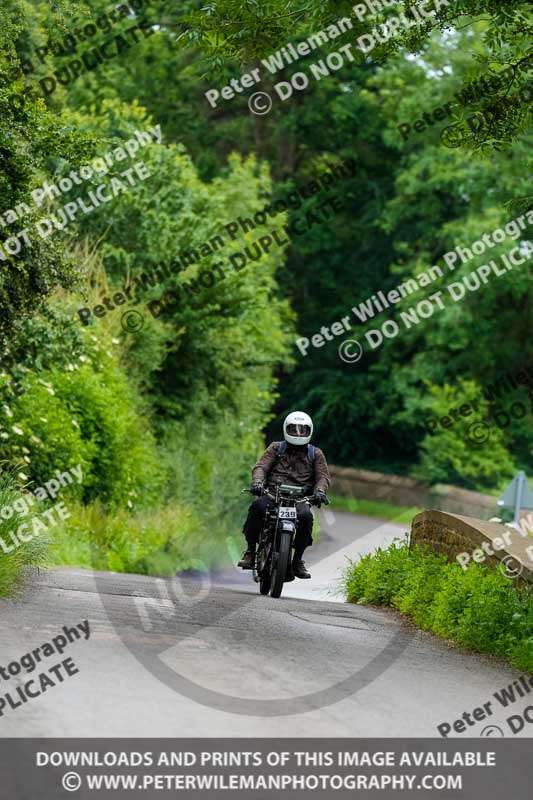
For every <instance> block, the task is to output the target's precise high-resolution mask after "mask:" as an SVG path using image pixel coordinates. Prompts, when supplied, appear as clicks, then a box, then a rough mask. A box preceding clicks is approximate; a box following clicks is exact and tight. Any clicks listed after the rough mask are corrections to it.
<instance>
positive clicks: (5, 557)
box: [0, 475, 49, 597]
mask: <svg viewBox="0 0 533 800" xmlns="http://www.w3.org/2000/svg"><path fill="white" fill-rule="evenodd" d="M20 497H21V493H20V491H19V490H18V488H17V485H16V482H15V481H14V479H13V478H12V477H11V476H10V475H0V510H2V509H4V508H6V507H7V506H12V505H13V503H14V502H15V501H16V500H17V499H18V498H20ZM6 516H7V514H6ZM33 516H34V512H30V513H29V514H24V515H23V514H21V513H19V512H18V511H14V513H13V516H11V517H9V519H4V518H3V517H2V516H0V539H2V542H3V544H4V546H1V545H0V597H9V596H11V595H12V594H13V593H14V592H15V591H16V590H17V589H19V588H20V587H21V585H22V580H23V577H24V570H25V569H26V567H30V566H33V567H36V566H39V565H41V564H43V563H44V561H45V559H46V555H47V549H48V544H49V539H48V538H47V536H46V535H45V534H42V535H41V536H39V537H36V538H33V539H30V541H28V542H24V541H21V540H19V541H20V546H18V547H16V548H14V549H13V547H14V541H13V539H12V534H13V535H16V532H17V530H18V528H19V526H20V525H21V524H22V523H24V522H26V523H27V522H28V521H30V520H31V518H32V517H33ZM26 533H27V531H26ZM6 550H7V551H10V552H5V551H6Z"/></svg>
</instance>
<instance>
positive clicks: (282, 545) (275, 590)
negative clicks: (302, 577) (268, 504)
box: [270, 531, 291, 597]
mask: <svg viewBox="0 0 533 800" xmlns="http://www.w3.org/2000/svg"><path fill="white" fill-rule="evenodd" d="M290 554H291V534H290V533H288V532H287V531H282V532H281V534H280V537H279V551H278V557H277V561H276V565H275V567H274V571H273V572H272V582H271V584H270V596H271V597H279V596H280V595H281V592H282V590H283V581H284V580H285V575H286V574H287V566H288V564H289V556H290Z"/></svg>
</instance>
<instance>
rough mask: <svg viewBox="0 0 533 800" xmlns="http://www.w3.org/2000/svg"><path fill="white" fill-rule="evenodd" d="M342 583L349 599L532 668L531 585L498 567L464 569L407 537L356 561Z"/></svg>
mask: <svg viewBox="0 0 533 800" xmlns="http://www.w3.org/2000/svg"><path fill="white" fill-rule="evenodd" d="M343 582H344V590H345V593H346V598H347V600H348V601H349V602H352V603H371V604H374V605H388V606H392V607H393V608H396V609H398V610H399V611H401V612H403V613H404V614H407V615H408V616H409V617H411V618H412V619H413V621H414V622H415V623H416V624H417V625H418V626H419V627H421V628H422V629H424V630H429V631H432V632H433V633H436V634H437V635H439V636H444V637H445V638H447V639H452V640H453V641H456V642H457V643H458V644H460V645H462V646H464V647H468V648H472V649H474V650H478V651H480V652H484V653H493V654H495V655H498V656H502V657H504V658H507V659H508V660H509V661H510V662H511V664H513V665H514V666H516V667H517V668H518V669H523V670H527V671H529V672H533V603H532V598H531V588H515V586H513V584H512V583H511V581H510V580H509V579H508V578H507V577H505V576H504V575H503V573H502V572H501V571H500V570H499V569H491V568H489V567H486V566H482V565H481V564H475V563H474V562H471V563H470V564H469V565H468V567H467V569H466V570H463V569H462V568H461V567H460V566H459V565H458V564H456V563H453V564H449V563H447V561H446V558H445V557H444V556H442V555H439V554H436V553H434V552H432V551H430V550H427V549H425V548H421V547H420V546H418V545H416V546H415V547H413V548H412V550H409V546H408V543H407V541H404V542H398V543H393V544H392V545H390V546H389V547H388V548H387V549H385V550H384V549H382V548H378V549H377V550H376V551H375V553H373V554H367V555H364V556H362V557H361V559H360V561H358V562H357V563H351V564H350V566H349V567H348V568H347V570H346V571H345V574H344V576H343Z"/></svg>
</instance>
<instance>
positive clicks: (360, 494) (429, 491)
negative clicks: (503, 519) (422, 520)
mask: <svg viewBox="0 0 533 800" xmlns="http://www.w3.org/2000/svg"><path fill="white" fill-rule="evenodd" d="M330 472H331V478H332V487H331V491H332V492H333V493H334V494H338V495H340V496H341V497H356V498H359V499H361V500H381V501H386V502H387V503H392V504H393V505H396V506H418V507H419V508H437V509H440V510H441V511H449V512H450V513H452V514H465V515H469V516H474V517H479V518H480V519H489V518H490V517H494V516H497V514H498V511H499V509H498V506H497V504H496V498H495V497H491V496H490V495H487V494H481V493H479V492H470V491H468V490H466V489H459V488H457V486H448V485H447V484H444V483H439V484H437V485H436V486H431V487H430V486H428V485H427V484H426V483H423V482H422V481H416V480H414V479H413V478H404V477H403V476H400V475H386V474H384V473H381V472H370V471H369V470H366V469H352V468H351V467H337V466H335V465H330Z"/></svg>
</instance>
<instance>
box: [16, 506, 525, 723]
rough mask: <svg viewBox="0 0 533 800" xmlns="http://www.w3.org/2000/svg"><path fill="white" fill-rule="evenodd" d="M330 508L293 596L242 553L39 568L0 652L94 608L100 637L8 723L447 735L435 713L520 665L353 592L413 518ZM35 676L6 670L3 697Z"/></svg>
mask: <svg viewBox="0 0 533 800" xmlns="http://www.w3.org/2000/svg"><path fill="white" fill-rule="evenodd" d="M321 513H322V535H321V538H320V542H319V544H318V545H317V546H316V547H315V548H312V549H311V550H310V551H308V553H309V555H308V557H307V559H306V561H307V564H308V567H309V569H310V570H311V572H312V573H313V579H312V580H311V581H297V582H296V581H295V582H294V583H292V584H288V585H286V587H285V590H284V594H283V596H282V597H281V598H280V599H279V600H275V599H272V598H269V597H261V596H260V595H259V593H258V591H257V587H256V586H255V584H253V583H252V581H251V577H250V573H246V574H245V573H242V571H238V570H236V569H233V568H230V567H228V569H227V570H225V571H222V572H221V573H220V574H218V575H216V576H212V577H211V578H209V579H205V578H204V579H202V580H200V579H199V578H195V577H190V576H188V577H183V576H180V577H177V578H176V579H173V580H162V579H157V578H147V577H144V576H138V575H119V574H114V573H93V572H90V571H82V570H75V569H60V570H52V571H41V572H39V573H35V574H34V575H33V578H32V581H31V584H30V585H29V586H28V588H27V589H26V590H25V592H24V594H23V595H22V596H21V597H19V598H18V599H17V600H16V601H10V602H7V601H2V602H0V620H1V622H0V665H6V664H8V663H9V662H10V661H11V660H12V659H15V660H20V658H21V657H22V656H23V655H24V654H25V653H27V652H29V651H31V650H32V649H34V648H36V647H39V646H41V645H42V644H43V643H44V642H47V641H50V640H52V639H53V637H55V636H57V635H58V634H60V633H61V629H62V627H63V626H65V625H66V626H75V625H76V624H77V623H81V622H83V621H84V620H88V622H89V625H90V637H89V639H88V640H83V639H81V638H80V640H76V641H73V642H72V643H71V644H68V646H67V648H66V649H65V651H64V653H63V655H62V656H61V658H59V657H58V656H51V657H50V658H47V659H46V660H45V661H43V662H42V664H41V665H40V667H39V669H40V670H42V669H44V668H46V669H48V668H49V666H51V665H53V664H55V663H57V662H58V661H60V660H61V659H65V658H67V657H70V658H72V659H73V661H74V663H75V665H76V667H77V669H78V670H79V672H78V673H77V674H74V675H72V676H71V677H66V678H65V679H64V680H63V681H62V682H58V681H56V683H57V685H55V686H54V687H50V688H48V689H47V690H46V692H45V693H43V694H41V695H40V696H39V697H36V698H35V699H32V700H30V701H28V702H26V703H24V704H22V705H21V706H20V707H18V708H17V709H14V710H13V709H11V708H9V707H8V708H4V709H3V711H4V713H3V716H0V736H58V737H60V736H91V737H100V736H149V737H164V736H171V737H172V736H195V737H196V736H210V737H213V736H280V735H283V736H317V737H318V736H335V737H341V736H354V737H378V736H391V737H392V736H395V737H435V736H439V734H438V731H437V727H436V726H437V725H439V724H441V723H443V722H445V721H448V722H453V720H455V719H457V718H459V717H460V716H461V715H462V714H463V712H464V711H472V710H473V709H474V708H475V707H477V706H481V705H483V704H484V703H486V702H487V701H489V700H493V698H492V694H493V692H495V691H498V690H500V689H501V688H502V687H504V686H506V685H508V684H509V683H510V682H511V680H513V679H514V678H516V677H518V673H516V672H515V671H514V670H512V669H510V668H508V667H507V666H505V665H504V664H502V663H501V662H499V661H497V660H492V659H488V658H485V657H480V656H476V655H472V654H470V653H466V652H461V651H460V650H458V649H456V648H453V647H451V646H450V645H449V644H448V643H446V642H444V641H442V640H440V639H438V638H436V637H434V636H432V635H430V634H427V633H424V632H421V631H418V630H417V629H415V628H414V627H413V626H412V625H411V624H410V623H408V622H406V621H405V620H403V619H402V618H401V617H400V616H399V615H397V614H395V613H394V612H392V611H389V610H386V609H375V608H370V607H365V606H353V605H348V604H345V603H343V602H339V599H340V598H339V596H338V595H335V591H336V590H338V582H337V579H338V576H339V572H340V569H341V568H342V566H343V565H344V564H345V563H346V558H347V557H348V558H353V557H355V556H356V554H357V553H361V552H368V551H369V550H372V549H373V548H374V547H375V546H376V545H377V544H387V543H389V542H390V541H392V539H393V538H394V537H395V536H398V535H401V534H403V533H404V532H405V528H404V527H398V526H395V525H393V524H391V523H382V522H380V521H379V520H375V519H369V518H366V517H360V516H355V515H350V514H345V513H335V514H332V513H331V512H329V511H326V512H321ZM306 556H307V554H306ZM38 672H39V670H36V671H35V673H34V674H33V676H35V675H36V674H37V673H38ZM29 677H32V676H31V675H30V676H29ZM21 678H22V679H21ZM27 680H28V676H26V674H24V675H20V674H19V675H18V676H17V677H14V678H11V679H10V680H9V681H5V680H0V696H1V695H2V694H5V692H6V691H7V690H10V691H11V692H12V693H14V690H15V687H16V686H17V685H22V684H24V682H25V681H27ZM530 697H531V695H530ZM529 702H531V700H530V701H529ZM527 704H528V700H527V698H524V699H523V700H521V701H520V703H517V704H516V708H515V707H513V709H512V710H511V711H510V710H509V709H507V710H505V709H503V708H500V709H499V710H498V708H497V707H496V706H497V704H496V703H494V702H493V706H494V714H493V715H492V716H491V717H490V718H489V719H487V720H485V721H480V722H476V724H475V725H474V726H472V727H469V728H468V730H467V732H465V733H464V734H463V736H464V737H466V736H479V735H481V732H482V731H483V730H484V729H485V728H486V726H487V725H488V724H489V723H490V724H495V725H498V726H499V727H501V729H502V731H504V733H505V735H506V736H510V735H511V734H510V733H509V732H508V727H507V726H506V724H505V722H504V721H505V719H506V717H507V716H509V714H510V713H518V711H519V710H520V709H521V708H522V707H525V706H526V705H527ZM527 727H530V728H533V726H531V725H529V726H526V729H525V730H524V731H523V733H522V734H521V735H523V736H528V735H531V733H530V732H529V731H528V730H527ZM483 735H488V734H487V733H485V734H483Z"/></svg>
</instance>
